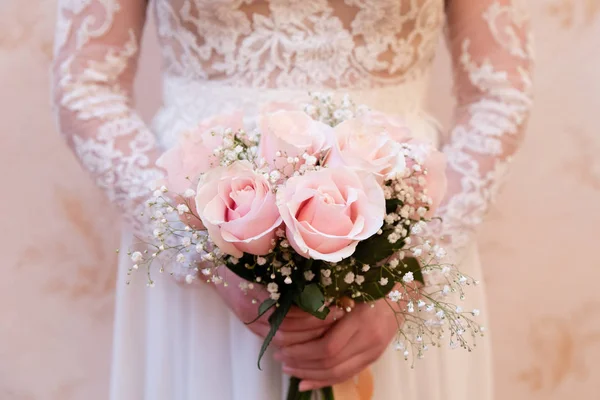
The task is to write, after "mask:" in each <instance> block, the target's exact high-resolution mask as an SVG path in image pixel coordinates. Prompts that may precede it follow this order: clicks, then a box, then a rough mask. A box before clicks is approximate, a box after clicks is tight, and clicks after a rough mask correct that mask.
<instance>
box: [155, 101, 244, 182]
mask: <svg viewBox="0 0 600 400" xmlns="http://www.w3.org/2000/svg"><path fill="white" fill-rule="evenodd" d="M242 119H243V113H242V112H241V111H236V112H234V113H231V114H225V115H218V116H215V117H212V118H208V119H206V120H204V121H202V122H200V124H199V125H198V126H197V127H195V128H193V129H191V130H189V131H187V132H184V133H183V134H182V135H181V137H180V138H179V141H178V142H177V144H176V145H175V146H174V147H172V148H171V149H169V150H167V151H166V152H165V153H163V154H162V156H161V157H160V158H159V159H158V160H157V162H156V164H157V165H158V166H159V167H162V168H164V169H165V170H166V171H167V182H166V186H167V187H168V188H169V190H171V191H173V192H176V193H183V192H184V191H185V190H186V189H188V188H190V187H192V186H193V184H192V183H194V184H195V183H196V182H195V180H196V179H198V177H199V176H200V174H202V173H204V172H206V171H208V170H209V169H210V168H212V167H215V166H218V165H219V160H218V159H217V158H216V157H215V156H214V154H213V151H214V150H215V148H217V147H219V146H221V145H222V143H223V132H224V131H225V129H228V128H231V129H232V130H233V131H236V130H239V129H241V128H242V127H243V121H242Z"/></svg>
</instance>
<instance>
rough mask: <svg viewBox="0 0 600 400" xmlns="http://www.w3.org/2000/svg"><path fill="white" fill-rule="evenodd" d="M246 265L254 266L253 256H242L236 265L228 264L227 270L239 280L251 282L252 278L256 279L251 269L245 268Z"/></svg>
mask: <svg viewBox="0 0 600 400" xmlns="http://www.w3.org/2000/svg"><path fill="white" fill-rule="evenodd" d="M246 264H249V265H254V256H253V255H250V254H244V256H243V257H242V258H240V260H239V261H238V262H237V264H233V263H231V262H228V263H227V268H228V269H229V270H231V271H232V272H233V273H234V274H236V275H237V276H239V277H240V278H242V279H245V280H247V281H250V282H253V281H254V278H255V277H256V274H255V273H254V271H253V270H252V269H251V268H247V267H246Z"/></svg>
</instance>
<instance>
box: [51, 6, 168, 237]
mask: <svg viewBox="0 0 600 400" xmlns="http://www.w3.org/2000/svg"><path fill="white" fill-rule="evenodd" d="M146 3H147V2H146V0H126V1H125V0H60V1H59V6H58V19H57V30H56V42H55V58H54V62H53V85H54V105H55V109H56V114H57V118H58V122H59V129H60V131H61V133H62V134H63V135H64V136H65V137H66V138H67V141H68V143H69V145H70V146H71V147H72V149H73V151H74V152H75V154H76V155H77V157H78V159H79V160H80V162H81V164H82V165H83V166H84V167H85V168H86V169H87V170H88V171H89V172H90V173H91V174H92V176H93V178H94V179H95V181H96V183H97V185H98V186H100V187H101V188H102V189H103V190H104V191H105V192H106V193H107V195H108V196H109V198H110V199H111V200H112V201H113V202H114V203H116V204H117V205H118V206H119V207H120V208H121V211H122V212H123V214H124V216H125V218H126V219H127V220H128V222H129V223H130V224H131V225H133V228H134V229H135V230H136V231H140V230H142V227H143V226H144V222H143V218H142V217H141V212H140V211H141V208H142V206H143V202H144V200H145V199H146V198H148V196H149V194H150V193H149V191H150V189H149V185H150V183H151V182H153V181H154V180H156V179H158V178H160V177H161V175H162V173H161V171H160V170H159V169H157V168H156V167H155V160H156V157H157V147H156V140H155V138H154V136H153V135H152V134H151V132H150V131H149V130H148V129H147V127H146V126H145V125H144V123H143V121H142V119H141V118H140V116H138V115H137V114H136V113H135V112H134V110H133V108H132V107H133V106H132V86H133V78H134V75H135V71H136V63H137V58H138V50H139V40H140V35H141V33H142V28H143V25H144V21H145V12H146Z"/></svg>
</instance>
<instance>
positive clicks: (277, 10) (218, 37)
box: [155, 0, 444, 89]
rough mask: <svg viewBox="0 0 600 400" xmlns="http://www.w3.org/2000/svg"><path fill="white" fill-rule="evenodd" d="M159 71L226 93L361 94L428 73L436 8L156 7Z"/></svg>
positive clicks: (274, 1) (207, 3) (166, 3)
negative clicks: (215, 84)
mask: <svg viewBox="0 0 600 400" xmlns="http://www.w3.org/2000/svg"><path fill="white" fill-rule="evenodd" d="M155 12H156V19H157V21H158V25H159V35H160V40H161V42H162V48H163V50H164V51H163V55H164V59H165V70H166V71H168V72H170V73H173V74H176V75H185V76H188V77H190V78H192V79H209V80H220V81H223V82H225V83H227V84H231V85H233V86H252V87H279V88H299V87H302V88H306V87H307V86H308V87H316V88H322V87H328V88H334V89H339V88H358V87H360V88H370V87H377V86H384V85H390V84H394V83H399V82H403V81H406V80H409V79H412V78H414V77H415V75H417V74H419V73H422V72H423V71H424V70H425V69H426V68H427V66H428V65H429V64H430V61H431V60H432V58H433V56H434V50H435V47H436V45H437V40H438V32H439V29H440V27H441V26H442V23H443V19H444V18H443V16H444V3H443V0H410V1H398V0H378V1H366V0H271V1H266V0H255V1H251V0H216V1H215V0H196V1H187V0H158V1H157V3H156V7H155Z"/></svg>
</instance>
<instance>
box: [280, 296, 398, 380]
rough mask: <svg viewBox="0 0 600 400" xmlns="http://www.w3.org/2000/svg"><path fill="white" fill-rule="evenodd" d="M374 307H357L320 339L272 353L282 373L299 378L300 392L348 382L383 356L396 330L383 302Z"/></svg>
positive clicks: (394, 321) (395, 324)
mask: <svg viewBox="0 0 600 400" xmlns="http://www.w3.org/2000/svg"><path fill="white" fill-rule="evenodd" d="M374 305H375V306H374V307H371V305H370V304H358V305H356V307H355V308H354V309H353V310H352V311H351V312H350V313H348V314H347V315H346V316H345V317H344V318H343V319H342V320H340V321H339V322H338V323H336V324H335V325H334V326H333V327H331V329H329V330H328V331H327V333H326V334H325V335H324V336H323V337H322V338H320V339H317V340H314V341H311V342H309V343H302V344H295V345H289V346H285V347H284V348H283V349H281V350H280V351H279V352H278V353H276V355H275V358H276V359H278V360H280V361H282V362H283V364H284V366H283V371H284V372H285V373H286V374H288V375H291V376H295V377H297V378H300V379H302V382H301V384H300V390H301V391H306V390H311V389H318V388H322V387H326V386H332V385H335V384H337V383H341V382H344V381H346V380H348V379H351V378H352V377H354V376H355V375H357V374H359V373H360V372H362V371H363V370H364V369H366V368H367V367H368V366H369V365H371V364H372V363H373V362H374V361H375V360H377V359H378V358H379V357H380V356H381V355H382V354H383V352H384V351H385V349H386V348H387V347H388V346H389V344H390V343H391V341H392V339H393V338H394V336H395V335H396V333H397V331H398V321H397V319H396V316H395V314H394V312H393V311H392V309H391V308H390V305H389V304H387V303H386V301H385V299H383V300H379V301H376V302H375V303H374Z"/></svg>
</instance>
